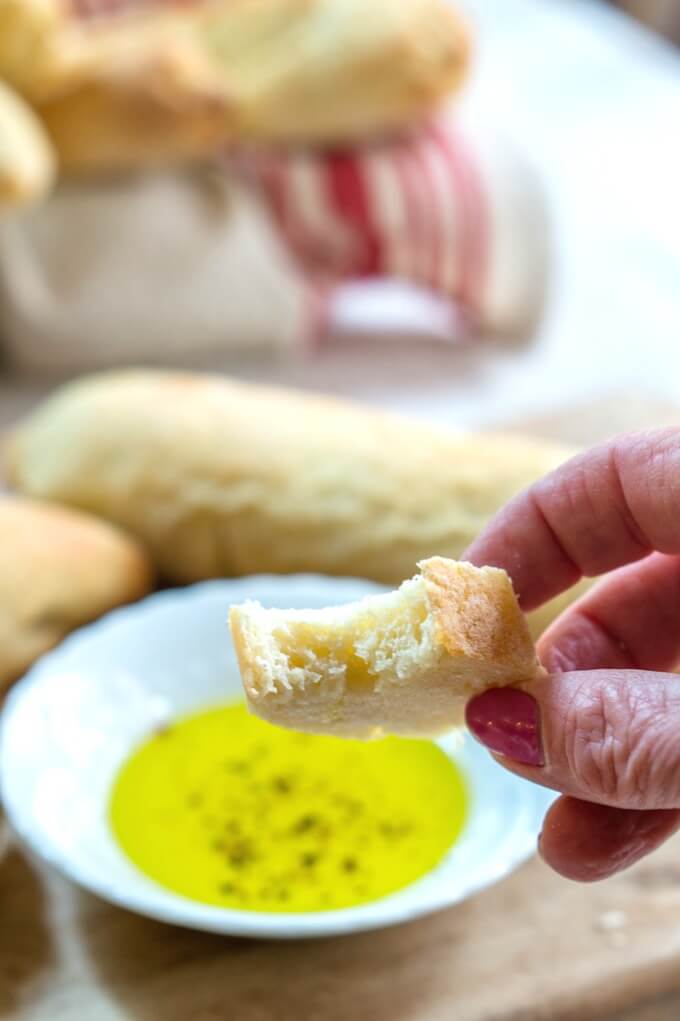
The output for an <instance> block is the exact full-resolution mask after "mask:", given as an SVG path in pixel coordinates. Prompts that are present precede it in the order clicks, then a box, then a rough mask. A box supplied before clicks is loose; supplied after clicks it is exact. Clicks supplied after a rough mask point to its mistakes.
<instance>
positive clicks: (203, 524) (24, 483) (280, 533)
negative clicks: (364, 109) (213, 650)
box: [5, 370, 570, 584]
mask: <svg viewBox="0 0 680 1021" xmlns="http://www.w3.org/2000/svg"><path fill="white" fill-rule="evenodd" d="M569 453H570V451H569V450H567V449H565V448H563V447H561V446H556V445H551V444H546V443H541V442H539V441H536V440H530V439H524V438H520V437H512V436H496V435H484V434H482V435H465V434H462V435H457V434H455V433H449V432H447V431H445V430H440V429H436V428H434V427H432V426H428V425H425V424H423V423H419V422H416V421H411V420H409V419H406V418H401V417H398V416H396V415H392V414H388V413H386V412H383V411H378V410H372V409H368V408H364V407H361V406H358V405H355V404H353V403H350V402H347V401H341V400H336V399H332V398H329V397H322V396H312V395H309V394H303V393H298V392H295V391H292V390H284V389H277V388H274V387H266V386H254V385H249V384H245V383H239V382H234V381H232V380H229V379H227V378H225V377H222V376H212V375H201V374H183V373H174V372H164V371H157V372H153V371H134V370H131V371H126V372H117V373H104V374H102V375H99V376H94V377H91V378H85V379H81V380H80V381H78V382H76V383H73V384H70V385H67V386H66V387H64V388H63V389H61V390H59V391H57V393H56V394H55V395H54V396H52V397H51V398H49V399H48V400H47V401H46V402H45V404H44V405H43V406H42V407H40V408H38V410H37V411H36V412H35V413H34V414H33V415H32V416H30V417H29V418H28V420H27V421H25V422H24V423H23V424H21V425H20V426H19V427H18V429H17V430H16V431H15V433H14V434H13V435H12V436H11V437H10V439H9V442H8V444H7V448H6V451H5V454H6V471H7V475H8V478H9V481H10V483H11V484H12V485H13V486H14V488H15V489H17V490H18V491H19V492H21V493H24V494H26V495H28V496H33V497H39V498H43V499H49V500H54V501H57V502H60V503H64V504H68V505H70V506H72V507H76V508H80V509H81V510H85V511H90V512H91V513H93V514H96V515H99V516H100V517H103V518H107V519H108V520H110V521H112V522H114V523H116V524H118V525H121V526H122V527H124V528H126V529H127V530H128V531H130V532H131V533H132V534H134V535H136V536H137V537H138V538H139V539H141V540H142V541H143V542H144V544H145V545H146V546H147V547H148V548H149V550H150V551H151V554H152V556H153V559H154V561H155V563H156V565H157V566H158V568H159V570H160V572H161V574H162V575H163V576H164V577H165V578H166V579H167V580H169V581H172V582H180V583H184V582H193V581H199V580H201V579H204V578H213V577H221V576H234V575H243V574H256V573H259V572H270V573H278V574H286V573H291V572H298V571H312V572H320V573H325V574H332V575H353V576H357V577H365V578H372V579H375V580H377V581H382V582H386V583H389V584H395V583H399V582H400V581H401V580H402V579H403V578H405V577H409V576H410V575H411V574H412V573H413V570H414V568H415V564H416V563H417V562H418V561H419V560H422V559H424V558H426V557H428V556H433V555H441V556H447V557H454V558H456V557H460V556H461V554H462V553H463V552H464V551H465V549H466V547H467V546H468V545H469V543H470V542H471V541H472V539H473V538H474V537H475V536H476V535H477V534H478V533H479V531H480V529H481V528H482V527H483V525H484V524H485V523H486V521H487V520H488V518H489V517H490V516H491V515H492V514H493V513H494V512H495V511H496V510H498V509H499V508H500V507H501V506H502V505H503V504H504V503H505V502H506V501H507V500H508V499H509V498H510V497H511V496H513V495H514V494H515V493H517V492H518V491H519V490H521V489H522V488H524V487H525V486H527V485H528V484H529V483H531V482H532V481H533V480H535V479H537V478H538V477H539V476H541V475H543V474H544V473H546V472H547V471H549V470H550V469H551V468H553V467H555V466H556V465H558V464H559V463H560V462H562V461H563V460H565V459H566V457H567V456H568V455H569Z"/></svg>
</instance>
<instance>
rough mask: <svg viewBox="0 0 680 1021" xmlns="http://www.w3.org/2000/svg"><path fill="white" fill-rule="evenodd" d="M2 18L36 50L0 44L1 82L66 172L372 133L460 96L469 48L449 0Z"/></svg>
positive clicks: (285, 1) (236, 0) (51, 2)
mask: <svg viewBox="0 0 680 1021" xmlns="http://www.w3.org/2000/svg"><path fill="white" fill-rule="evenodd" d="M3 8H4V12H5V22H10V18H11V19H12V21H11V22H10V24H13V26H14V32H15V38H17V39H20V38H28V39H33V40H34V43H33V45H31V46H26V45H22V46H20V45H18V44H15V45H14V46H10V45H9V44H7V43H6V44H5V47H4V49H5V52H4V60H3V47H2V43H1V42H0V74H2V73H3V66H4V68H5V73H6V74H7V76H8V77H9V78H10V80H13V81H14V82H15V84H17V87H21V88H22V90H23V91H24V92H25V94H27V95H29V96H30V98H31V101H32V102H34V103H35V104H36V105H37V108H38V110H39V112H40V114H41V116H42V118H43V119H44V121H45V124H46V126H47V129H48V131H49V132H50V134H51V136H52V138H53V141H54V144H55V146H56V148H57V150H58V152H59V155H60V159H61V163H62V166H64V167H65V168H66V169H69V170H72V171H77V172H89V171H98V170H113V169H124V168H130V167H138V166H140V165H145V164H150V163H160V162H168V161H174V160H177V159H188V158H192V157H200V156H205V155H206V154H209V153H212V151H213V150H215V149H216V148H217V147H218V146H220V145H223V144H226V143H228V142H243V141H247V140H255V139H256V140H259V141H262V142H267V143H273V142H277V143H284V144H288V143H293V142H303V143H314V142H318V143H324V144H336V143H345V142H349V141H352V140H356V139H358V138H362V137H367V136H374V135H376V134H381V133H383V132H386V131H389V130H392V129H395V128H399V127H402V126H403V125H407V124H410V123H411V122H412V121H413V120H414V119H415V118H418V117H421V116H422V115H423V114H425V113H426V112H428V111H429V110H431V109H432V108H433V106H435V105H436V104H437V103H439V102H440V101H442V100H443V99H444V97H445V96H447V95H449V94H450V93H451V92H452V91H454V90H455V89H456V88H458V86H459V85H460V83H461V81H462V79H463V77H464V75H465V73H466V70H467V64H468V55H469V49H470V44H469V37H468V32H467V29H466V27H465V25H464V24H463V22H462V21H461V19H460V18H459V17H458V15H456V14H455V12H454V11H453V10H452V8H451V6H450V5H449V4H448V3H446V0H408V3H404V2H403V0H372V3H371V4H366V3H364V0H215V2H212V3H198V4H194V5H189V6H187V7H186V8H175V9H173V10H168V9H167V8H165V9H163V7H160V6H159V7H157V8H153V7H152V8H151V9H149V10H146V11H143V12H137V13H134V14H128V15H124V16H122V15H121V16H119V17H116V18H110V19H103V20H99V21H96V22H94V23H86V24H84V25H80V26H78V25H75V24H74V23H73V21H72V19H71V20H70V21H69V19H67V18H65V16H64V9H63V7H62V6H61V5H60V4H59V2H58V0H25V6H23V7H22V0H0V29H1V27H2V25H3ZM38 40H39V42H40V45H37V42H36V41H38Z"/></svg>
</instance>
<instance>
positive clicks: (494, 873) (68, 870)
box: [0, 574, 552, 939]
mask: <svg viewBox="0 0 680 1021" xmlns="http://www.w3.org/2000/svg"><path fill="white" fill-rule="evenodd" d="M320 583H321V584H322V585H323V586H324V587H325V588H327V589H336V590H337V591H338V592H339V593H340V592H342V591H343V590H348V591H350V590H351V589H354V594H353V596H352V598H358V597H359V596H358V594H357V593H358V591H359V590H360V589H363V590H364V592H365V594H370V593H371V592H376V593H377V592H381V591H387V590H389V589H388V587H387V586H384V585H380V584H378V583H377V582H372V581H369V580H367V579H363V578H353V577H333V576H326V575H318V574H293V575H270V574H259V575H248V576H245V577H241V578H233V579H232V578H221V579H211V580H209V581H203V582H197V583H195V584H193V585H188V586H183V587H177V588H172V589H164V590H162V591H160V592H154V593H152V594H151V595H149V596H146V597H145V598H144V599H142V600H139V601H138V602H136V603H132V604H129V605H127V606H123V607H119V608H117V609H115V610H112V611H110V612H109V613H107V614H105V615H104V616H102V617H101V618H99V619H98V620H96V621H93V622H92V623H90V624H87V625H84V626H83V627H81V628H78V629H77V630H76V631H74V632H72V633H71V634H70V635H69V636H67V637H66V638H65V639H64V640H63V641H62V642H61V643H60V645H59V646H57V647H56V648H55V649H53V650H51V651H50V652H48V653H46V654H45V655H44V656H42V657H41V658H40V659H39V660H38V661H37V662H36V663H35V664H34V665H33V667H31V668H30V669H29V671H28V672H27V673H26V674H25V676H24V677H23V678H22V679H21V680H20V681H18V682H17V683H16V684H15V685H14V686H13V687H12V689H11V690H10V692H9V693H8V695H7V697H6V700H5V704H4V706H3V708H2V712H1V714H0V799H1V801H2V805H3V807H4V811H5V815H6V819H7V822H8V824H9V826H10V828H11V830H12V831H13V832H14V833H15V834H16V835H17V836H18V837H19V839H20V840H21V841H22V842H23V844H24V845H25V846H26V847H28V848H29V849H30V850H31V851H32V852H33V853H34V854H36V855H37V856H38V857H39V858H40V859H41V860H42V861H44V862H46V863H47V864H48V865H50V866H51V867H53V868H55V869H56V870H57V871H58V872H60V873H61V874H62V875H64V876H66V877H67V878H68V879H69V880H70V881H72V882H73V883H75V884H76V885H78V886H80V887H82V888H84V889H87V890H89V891H90V892H91V893H94V894H96V895H97V896H99V897H101V898H103V899H104V900H107V901H109V902H111V903H113V904H115V905H117V906H118V907H122V908H125V909H127V910H132V911H135V912H137V913H138V914H141V915H144V916H146V917H150V918H155V919H157V920H159V921H163V922H167V923H170V924H173V925H181V926H185V927H188V928H193V929H201V930H203V931H208V932H216V933H223V934H225V935H227V934H229V935H236V936H245V937H267V938H279V939H299V938H312V937H320V936H331V935H342V934H347V933H351V932H358V931H367V930H370V929H378V928H385V927H388V926H392V925H396V924H401V923H404V922H408V921H411V920H414V919H416V918H421V917H424V916H426V915H428V914H432V913H434V912H437V911H440V910H443V909H445V908H447V907H451V906H453V905H454V904H457V903H459V902H460V901H462V900H465V899H466V898H467V897H469V896H472V895H473V894H475V893H478V892H479V891H480V890H482V889H484V888H485V887H487V886H488V885H490V884H491V883H494V882H497V881H499V880H500V879H502V878H504V877H505V876H507V875H508V874H510V873H511V872H512V871H514V869H515V868H516V867H517V866H518V865H520V864H521V863H522V862H523V861H525V860H527V859H528V858H529V857H530V856H531V854H532V853H533V852H534V850H535V840H536V836H535V828H534V827H533V826H527V827H526V833H525V834H523V835H522V834H517V835H516V837H515V839H514V841H513V843H512V844H510V845H509V846H507V847H505V848H504V853H503V855H502V857H500V856H499V855H496V856H495V857H494V858H492V859H490V860H489V861H487V862H486V863H485V865H484V867H482V868H481V869H479V870H478V871H475V872H473V873H472V875H471V877H470V880H469V882H467V883H465V885H464V887H463V888H460V887H459V888H458V889H454V888H452V889H451V890H450V892H447V890H446V888H445V887H443V886H442V885H435V886H434V887H433V889H432V890H431V891H428V892H427V893H424V894H423V896H422V898H421V899H418V900H411V899H410V898H409V899H406V897H405V894H407V892H408V893H412V892H413V888H414V886H416V885H417V884H418V883H419V882H423V881H426V880H430V881H431V880H432V878H433V877H435V876H436V873H437V870H438V869H439V868H440V867H441V865H438V866H435V868H434V869H431V870H430V871H429V872H428V873H426V874H425V875H424V876H423V877H421V879H420V880H416V881H415V883H412V884H409V886H407V887H405V888H404V889H402V890H398V891H395V892H394V893H392V894H389V895H388V896H386V897H383V898H380V899H378V900H374V901H370V902H369V903H367V904H362V905H358V906H355V907H350V908H342V909H336V910H333V911H312V912H300V913H283V912H282V913H278V912H277V913H268V912H255V911H252V912H251V911H239V910H236V909H233V908H220V907H217V906H212V905H206V904H202V903H201V902H200V901H194V900H191V899H190V898H186V897H182V896H181V895H179V894H177V893H174V892H173V891H172V890H168V889H166V888H165V887H163V886H161V885H160V884H157V883H155V882H154V881H153V880H151V879H149V877H148V876H146V875H144V874H143V873H141V872H140V877H143V879H144V880H145V882H147V883H150V884H151V888H152V890H149V891H144V890H139V889H135V888H134V887H131V888H129V889H127V890H126V891H125V893H120V892H119V891H118V889H117V887H116V886H115V885H114V884H113V883H110V882H108V881H107V880H106V877H105V876H102V875H96V874H93V873H91V872H90V871H89V870H83V869H82V868H81V867H80V866H79V865H77V864H73V863H72V861H71V859H70V858H69V857H68V856H66V855H64V854H63V853H62V852H60V851H58V850H57V849H56V848H55V847H54V844H53V843H52V842H51V841H50V840H49V838H45V835H44V832H43V831H42V830H41V828H40V826H36V825H35V817H34V815H33V813H32V811H31V810H30V809H27V808H26V805H25V803H24V801H23V799H22V798H21V797H20V794H19V791H18V790H17V789H16V787H15V784H14V781H13V778H12V776H11V769H10V763H9V762H8V761H7V754H8V753H7V750H6V749H7V746H8V741H7V735H8V734H9V732H10V730H11V728H12V727H13V726H14V721H15V719H17V718H18V717H19V715H20V714H21V712H22V710H23V703H24V700H25V698H26V696H27V694H28V692H29V691H30V690H31V689H32V688H33V687H35V686H36V685H37V684H40V683H50V681H49V677H50V674H51V672H52V670H53V668H54V667H55V666H56V665H58V664H59V662H60V661H61V660H62V659H63V658H64V657H66V656H68V655H69V654H70V653H71V651H72V650H74V649H76V648H78V647H82V646H83V645H90V644H91V643H92V642H93V641H96V640H97V638H98V636H99V634H100V633H102V632H105V631H108V630H110V629H111V628H116V627H118V626H119V625H120V624H122V623H125V621H126V619H130V618H135V617H140V616H143V615H144V614H146V613H148V612H157V611H158V610H159V609H162V608H163V607H170V606H173V605H175V606H176V605H179V604H181V603H182V602H186V601H187V600H195V599H196V598H198V597H201V596H209V595H210V594H212V593H215V594H217V593H224V595H225V597H228V596H229V595H230V594H233V595H235V596H236V598H238V595H237V594H238V592H239V591H241V592H245V591H248V593H249V595H252V590H253V589H254V588H256V587H259V588H261V589H266V588H269V589H272V588H273V589H279V590H281V589H284V590H285V591H286V592H287V594H288V595H290V593H291V591H295V590H308V589H310V588H311V587H316V588H317V589H318V588H319V586H320ZM232 601H233V600H232ZM343 601H344V600H343ZM225 619H226V618H225ZM225 628H226V624H225ZM551 800H552V798H551V797H550V792H548V791H544V790H543V789H542V788H531V787H530V785H527V790H526V807H527V809H528V810H529V811H531V822H532V824H533V823H534V822H536V828H537V825H538V815H539V813H542V812H543V811H545V808H546V807H547V805H548V804H549V803H550V801H551ZM111 839H112V840H113V838H112V837H111ZM114 843H115V842H114ZM152 891H153V892H152Z"/></svg>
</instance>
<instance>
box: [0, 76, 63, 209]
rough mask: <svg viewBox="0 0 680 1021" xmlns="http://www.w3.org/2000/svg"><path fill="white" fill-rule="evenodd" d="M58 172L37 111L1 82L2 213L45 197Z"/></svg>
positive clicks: (0, 157) (0, 195)
mask: <svg viewBox="0 0 680 1021" xmlns="http://www.w3.org/2000/svg"><path fill="white" fill-rule="evenodd" d="M54 174H55V159H54V154H53V152H52V146H51V144H50V142H49V140H48V138H47V135H46V134H45V132H44V130H43V128H42V127H41V125H40V123H39V122H38V120H37V118H36V116H35V114H34V113H33V111H32V110H31V109H30V108H29V107H28V106H27V105H26V104H25V103H24V101H23V100H22V99H20V98H19V96H18V95H17V94H16V93H15V92H13V91H12V90H11V89H9V88H7V87H6V86H5V85H4V84H3V83H2V82H1V81H0V215H2V214H3V213H5V212H6V211H7V210H9V209H15V208H17V207H19V206H25V205H28V204H29V203H31V202H36V201H37V200H38V199H40V198H42V197H43V195H45V193H46V192H47V191H48V190H49V188H50V186H51V184H52V181H53V179H54Z"/></svg>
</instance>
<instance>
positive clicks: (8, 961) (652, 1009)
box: [0, 394, 680, 1021]
mask: <svg viewBox="0 0 680 1021" xmlns="http://www.w3.org/2000/svg"><path fill="white" fill-rule="evenodd" d="M0 396H1V394H0ZM26 399H28V395H27V397H26ZM2 403H3V402H1V401H0V416H1V415H2ZM18 403H23V401H21V402H18ZM5 407H7V405H6V404H5ZM14 410H16V409H13V411H14ZM671 423H679V424H680V411H678V410H677V409H675V408H674V407H670V406H668V405H667V404H664V405H661V404H659V403H658V402H655V401H654V400H653V399H652V398H650V399H649V400H647V399H642V398H639V397H632V396H631V395H617V396H616V397H613V398H612V399H611V400H609V401H602V402H600V403H599V404H598V405H589V406H587V407H584V408H580V409H575V410H573V411H571V412H569V413H567V414H564V413H556V414H555V415H546V416H545V417H544V418H543V419H542V420H541V421H540V422H537V421H535V422H533V423H532V422H526V423H521V424H517V423H511V424H508V425H512V426H513V427H514V426H517V427H518V428H519V427H520V426H521V427H522V428H524V429H526V428H529V427H531V428H532V429H533V431H535V432H538V433H539V434H542V435H545V436H549V437H551V438H557V439H563V440H566V441H568V442H583V443H585V442H595V441H597V440H599V439H602V438H604V437H605V436H607V435H609V434H610V433H612V432H615V431H619V430H621V429H624V428H637V427H647V426H650V425H654V424H671ZM676 989H679V990H680V839H678V840H675V841H672V842H671V843H669V844H668V845H667V846H666V847H665V848H663V849H662V850H661V851H659V852H658V853H657V854H656V855H654V856H653V857H652V858H650V859H649V860H647V861H646V862H643V863H641V864H640V865H639V866H637V867H636V868H634V869H632V870H630V871H629V872H628V873H626V874H624V875H622V876H619V877H617V878H614V879H612V880H609V881H608V882H606V883H602V884H598V885H596V886H592V887H582V886H577V885H575V884H571V883H567V882H565V881H563V880H560V879H558V878H557V877H556V876H554V875H553V874H552V873H550V872H549V870H548V869H547V868H546V867H545V866H544V865H543V864H542V863H541V862H539V861H538V860H533V861H531V862H529V863H528V864H527V865H526V866H524V867H523V868H522V869H520V870H519V871H518V872H516V873H515V874H514V875H513V876H511V877H510V878H509V879H506V880H505V881H503V882H502V883H500V884H498V885H497V886H496V887H494V888H493V889H490V890H487V891H485V892H484V893H482V894H480V895H479V896H477V897H474V898H472V899H470V900H469V901H467V902H466V903H464V904H462V905H459V906H458V907H456V908H453V909H450V910H448V911H445V912H442V913H440V914H438V915H435V916H433V917H431V918H428V919H422V920H420V921H418V922H415V923H412V924H409V925H406V926H402V927H399V928H395V929H390V930H386V931H382V932H376V933H368V934H364V935H360V936H355V937H344V938H342V939H332V940H324V941H318V942H306V943H305V942H302V943H290V944H277V943H262V942H250V941H245V940H234V939H226V938H220V937H215V936H207V935H203V934H200V933H194V932H189V931H184V930H181V929H173V928H171V927H168V926H165V925H161V924H159V923H156V922H152V921H149V920H147V919H144V918H139V917H136V916H134V915H132V914H128V913H126V912H124V911H121V910H118V909H116V908H112V907H110V906H108V905H107V904H105V903H103V902H101V901H98V900H97V899H95V898H94V897H91V896H89V895H87V894H84V893H82V892H80V891H79V890H78V889H76V888H75V887H73V886H72V885H70V884H69V883H68V882H66V881H65V880H63V879H61V878H60V877H59V876H57V875H56V874H54V873H52V872H51V871H50V870H49V869H47V868H45V867H43V866H41V865H38V864H36V863H33V862H31V861H30V860H29V859H28V857H27V856H26V854H25V853H24V852H23V851H21V850H19V849H18V848H15V847H13V848H10V850H9V852H8V853H7V855H6V858H5V860H4V862H3V863H2V865H0V1018H3V1019H6V1021H120V1019H123V1018H126V1019H134V1021H218V1019H219V1021H222V1019H225V1021H226V1019H229V1021H349V1019H351V1021H542V1019H551V1021H571V1019H573V1021H589V1019H591V1018H593V1019H594V1018H599V1017H604V1016H607V1017H611V1016H615V1017H616V1018H617V1021H621V1019H622V1018H623V1016H624V1015H622V1014H621V1013H620V1008H623V1007H624V1005H625V1006H628V1007H630V1006H631V1005H633V1004H642V1003H643V1001H650V1000H652V999H654V998H657V997H659V996H661V995H663V994H665V993H669V992H670V991H672V990H676ZM613 1012H616V1013H615V1014H614V1013H613ZM678 1017H680V999H676V998H675V997H672V998H667V999H665V1000H664V1001H663V1002H661V1001H660V1000H658V999H657V1000H655V1003H654V1004H653V1005H651V1006H645V1007H641V1009H640V1012H638V1011H637V1010H635V1011H634V1012H632V1013H630V1014H629V1013H626V1014H625V1018H626V1021H633V1019H637V1021H642V1019H644V1021H671V1018H673V1019H677V1018H678Z"/></svg>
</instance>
